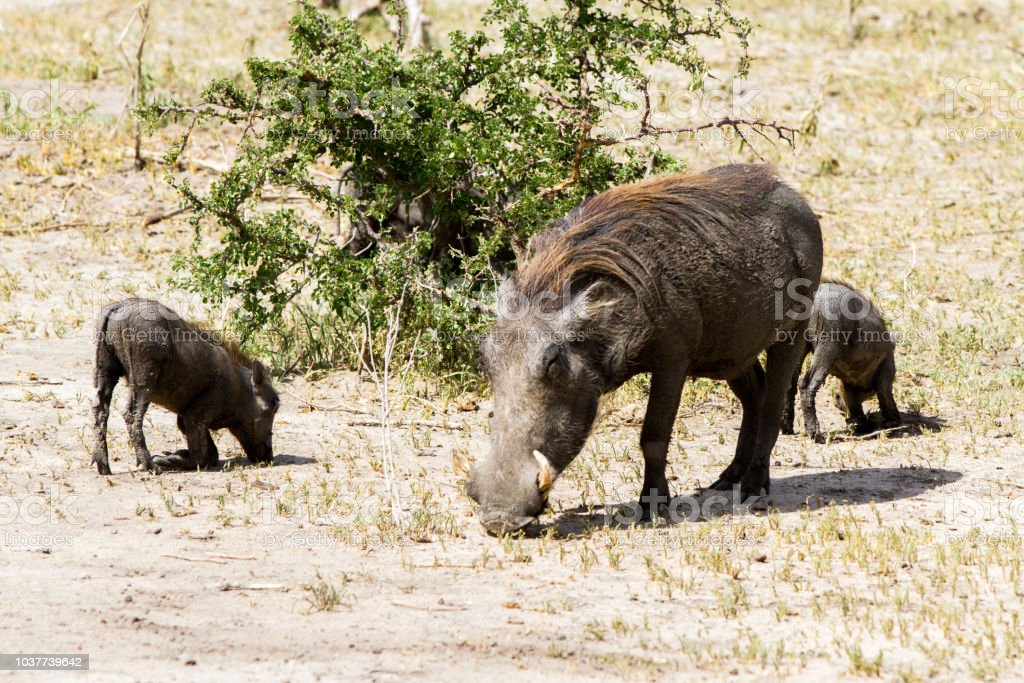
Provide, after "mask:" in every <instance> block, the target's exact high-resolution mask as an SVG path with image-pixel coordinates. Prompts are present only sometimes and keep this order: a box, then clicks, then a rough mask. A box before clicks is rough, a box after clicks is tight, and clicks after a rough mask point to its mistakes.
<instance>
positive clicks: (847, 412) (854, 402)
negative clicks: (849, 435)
mask: <svg viewBox="0 0 1024 683" xmlns="http://www.w3.org/2000/svg"><path fill="white" fill-rule="evenodd" d="M866 398H867V396H866V395H865V391H864V390H863V389H861V388H860V387H855V386H854V385H852V384H848V383H846V382H843V383H842V385H841V387H840V389H839V399H838V400H837V401H836V405H837V406H838V407H839V409H840V410H842V411H843V417H845V418H846V424H847V425H849V426H850V427H852V428H853V430H854V431H855V432H865V431H870V429H871V423H870V422H869V421H868V417H867V415H865V414H864V405H863V403H864V400H865V399H866ZM840 404H841V405H840Z"/></svg>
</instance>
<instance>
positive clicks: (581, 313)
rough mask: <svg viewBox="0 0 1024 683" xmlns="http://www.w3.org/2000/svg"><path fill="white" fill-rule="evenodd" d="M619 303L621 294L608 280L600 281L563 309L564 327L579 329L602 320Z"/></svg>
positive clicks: (588, 287) (578, 295) (562, 320)
mask: <svg viewBox="0 0 1024 683" xmlns="http://www.w3.org/2000/svg"><path fill="white" fill-rule="evenodd" d="M617 303H619V293H618V292H617V291H616V290H615V288H614V287H613V286H612V285H611V284H609V283H608V282H607V281H606V280H598V281H596V282H594V283H593V284H591V285H588V286H587V288H586V289H584V290H583V291H582V292H580V293H579V294H577V295H575V296H574V297H573V298H572V300H571V301H570V302H569V305H567V306H566V307H565V308H564V309H562V316H561V317H562V319H561V321H560V322H561V323H562V325H563V326H564V327H565V328H567V329H579V328H581V327H583V326H584V325H586V324H588V323H592V322H595V321H597V320H600V318H601V317H602V316H603V315H604V313H605V311H606V310H610V309H611V308H612V307H613V306H615V305H616V304H617Z"/></svg>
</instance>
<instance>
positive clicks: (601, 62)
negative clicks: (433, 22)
mask: <svg viewBox="0 0 1024 683" xmlns="http://www.w3.org/2000/svg"><path fill="white" fill-rule="evenodd" d="M546 9H547V10H548V11H549V14H547V15H546V16H540V17H538V16H536V14H535V13H534V11H533V10H532V9H531V7H529V6H528V5H527V3H526V2H525V1H524V0H494V2H493V4H492V5H491V6H490V9H489V10H488V11H487V12H486V13H485V15H484V17H483V20H482V27H481V29H480V30H478V31H476V32H473V33H463V32H458V31H457V32H453V33H450V34H449V35H448V36H447V43H448V45H449V48H448V49H447V50H446V51H440V50H432V51H420V52H416V53H414V54H412V55H411V56H407V57H403V56H402V55H401V51H400V50H398V49H397V48H396V47H395V46H393V45H383V46H373V45H371V44H369V43H368V41H367V40H366V39H365V38H364V37H363V36H362V35H361V34H360V31H359V30H358V27H357V26H356V25H355V23H353V22H351V21H348V20H345V19H337V18H334V17H333V16H331V15H328V14H326V13H324V12H321V11H318V10H316V9H314V8H313V7H311V6H309V5H305V4H303V5H302V6H300V8H299V10H298V11H297V13H296V15H295V16H294V18H293V19H292V21H291V24H290V35H291V46H292V54H291V57H290V58H288V59H286V60H280V61H278V60H269V59H260V58H251V59H249V60H248V62H247V63H246V70H247V73H246V78H245V79H234V80H222V81H217V82H215V83H213V84H211V85H210V86H209V87H208V89H207V90H206V91H205V92H204V93H203V94H202V98H201V99H202V102H201V103H200V104H199V105H197V106H191V107H189V106H182V105H180V104H178V103H175V102H172V101H164V102H158V103H155V104H153V105H151V106H149V107H148V108H146V109H144V110H143V115H144V116H145V117H147V118H148V119H149V120H150V122H151V123H156V122H157V120H158V119H160V118H163V117H183V118H184V117H191V119H192V121H191V124H192V125H191V126H189V128H188V130H189V132H191V130H192V127H193V126H195V125H197V124H200V125H209V124H211V123H218V122H219V123H225V122H228V123H233V124H236V125H238V126H242V127H244V134H243V135H242V141H241V142H240V144H239V145H238V149H237V157H236V160H235V162H234V163H233V165H232V166H231V168H230V169H229V170H228V171H227V172H226V173H224V174H223V175H221V176H220V177H219V178H217V179H216V181H215V182H213V184H212V185H211V186H210V188H209V189H208V190H207V191H204V192H197V191H196V190H195V189H194V188H193V186H192V185H191V184H190V183H189V181H188V180H187V179H183V178H179V177H175V176H173V175H170V176H169V177H170V182H172V183H173V184H174V185H175V187H176V188H177V189H178V190H179V191H180V193H181V195H182V196H183V198H184V201H185V203H186V206H187V207H188V208H190V209H191V210H192V213H191V214H190V215H191V220H192V223H193V225H194V227H195V230H196V233H195V235H196V237H195V241H194V243H193V246H192V248H191V250H190V251H189V253H188V254H186V255H183V256H182V257H181V258H180V259H179V261H178V263H177V265H176V267H177V268H178V269H179V270H180V271H181V273H182V278H181V281H182V283H183V284H184V286H186V287H188V288H189V289H191V290H193V291H196V292H199V293H201V294H202V296H203V297H204V299H205V300H206V301H208V302H225V301H228V302H231V304H232V306H233V308H234V310H235V311H236V314H235V320H234V324H235V325H236V326H237V329H238V331H239V333H240V335H241V336H242V337H243V339H245V340H247V341H248V343H249V344H250V345H252V344H256V345H260V344H262V345H264V346H273V347H275V348H278V349H280V348H282V343H283V341H282V339H283V338H282V337H281V335H282V334H283V335H285V336H287V329H288V328H289V326H290V325H291V324H292V323H295V322H296V321H303V320H304V321H306V322H305V323H303V324H305V328H303V329H305V330H306V332H309V330H311V329H313V328H311V327H310V326H309V321H310V320H317V321H320V322H318V323H317V325H320V326H321V328H319V329H321V333H320V334H319V336H318V337H317V338H318V339H319V340H320V341H321V342H323V341H324V334H322V330H323V329H334V330H337V331H338V332H339V334H337V335H336V336H337V337H338V343H339V344H342V345H344V346H345V347H346V349H347V352H343V353H337V352H324V349H322V348H319V347H318V350H317V352H316V353H314V354H306V356H305V357H304V355H303V351H302V348H301V347H302V343H301V338H300V339H299V342H297V343H296V342H295V340H292V343H291V345H290V346H289V345H288V344H285V346H288V348H290V349H291V351H290V352H289V353H290V354H291V355H294V356H295V362H296V363H297V364H298V365H299V366H302V365H306V366H308V365H311V364H315V363H324V362H327V363H330V362H341V363H354V362H356V361H357V359H356V358H355V357H354V356H353V355H352V353H351V351H352V350H351V349H349V348H348V339H347V338H346V335H345V334H341V333H343V332H345V331H346V330H353V329H358V326H359V325H361V324H362V323H363V321H364V320H365V319H366V316H367V314H369V316H370V317H371V319H374V318H377V317H379V314H380V312H381V311H382V310H383V309H384V308H386V307H388V306H393V305H394V304H395V302H396V301H398V300H399V298H400V297H402V296H403V294H404V299H403V302H404V306H403V314H402V321H403V329H404V330H405V331H406V334H405V335H404V337H403V339H404V340H405V342H406V344H407V346H408V345H409V343H410V341H411V339H413V338H418V348H419V350H420V353H419V356H418V361H419V362H420V364H421V368H423V369H425V370H428V371H434V372H460V371H466V370H467V369H470V371H472V368H473V362H474V358H475V354H476V347H477V335H478V334H479V333H480V332H481V331H482V329H483V328H484V327H485V326H486V324H487V322H488V313H487V302H488V293H489V292H492V291H493V288H494V286H495V284H496V281H497V280H498V279H499V277H500V275H501V274H502V273H504V272H507V271H508V270H510V269H512V268H513V267H514V264H515V257H516V254H517V253H519V252H520V250H521V249H522V248H523V247H524V245H525V242H526V241H527V240H528V238H529V237H530V235H532V234H533V233H535V232H536V231H538V230H540V229H542V228H543V227H544V226H545V225H547V224H548V222H549V221H551V220H552V219H554V218H556V217H559V216H561V215H564V214H565V213H566V212H567V211H568V210H569V209H570V208H571V207H572V206H573V205H575V204H577V203H578V202H580V201H581V200H582V199H584V198H585V197H587V196H589V195H591V194H593V193H595V192H597V191H600V190H602V189H604V188H606V187H607V186H609V185H610V184H615V183H624V182H629V181H632V180H636V179H638V178H641V177H643V176H644V175H645V174H649V173H652V172H653V173H657V172H661V171H667V170H673V169H678V168H679V167H680V164H679V163H678V162H677V161H676V160H674V159H673V158H672V157H670V156H669V155H666V154H664V153H663V152H662V151H661V150H660V149H659V147H658V145H657V136H658V135H660V134H662V133H664V132H665V131H664V130H662V129H659V128H657V127H655V126H653V125H652V124H651V123H650V121H649V116H647V115H646V114H645V111H646V112H647V113H649V106H646V107H645V106H644V105H643V97H642V96H641V97H637V96H635V95H636V93H645V92H646V91H647V85H646V84H647V80H646V76H645V73H647V72H648V71H649V70H650V69H653V68H663V67H665V66H666V65H668V66H671V67H673V68H674V69H675V70H676V71H677V72H678V73H679V74H680V78H679V82H680V83H684V84H688V86H689V87H690V88H691V89H699V88H700V87H701V85H702V83H703V81H704V79H705V77H706V76H707V75H708V74H709V67H708V64H707V63H706V62H705V61H704V59H703V58H702V57H701V55H700V51H699V50H698V44H697V43H698V41H699V40H702V39H703V40H719V39H724V37H725V36H727V35H729V34H731V35H732V36H734V37H735V39H736V40H737V42H738V45H739V46H740V48H741V53H742V55H743V56H742V57H741V58H740V59H739V63H738V64H737V72H738V73H739V74H740V75H742V74H743V73H745V71H746V68H747V60H746V46H747V37H748V35H749V33H750V24H749V23H748V22H747V21H746V20H745V19H741V18H738V17H736V16H735V15H734V14H733V13H732V12H731V11H730V9H729V8H728V6H727V5H726V4H725V3H724V2H717V1H716V2H712V3H711V4H710V5H709V6H708V7H707V8H705V9H704V11H702V12H700V13H697V12H691V11H689V10H687V9H685V8H684V7H682V6H681V4H680V3H679V2H677V0H632V1H631V2H626V3H625V5H624V9H622V10H621V11H616V10H612V9H608V8H606V7H605V5H604V4H599V3H597V2H595V1H594V0H560V1H559V2H552V3H550V5H548V6H546ZM243 82H244V83H245V85H241V84H240V83H243ZM623 85H625V86H628V87H627V88H626V89H625V91H624V89H623ZM684 87H685V86H684ZM630 93H632V95H633V96H632V97H627V96H626V95H629V94H630ZM616 109H618V110H630V109H632V110H633V111H634V112H635V116H636V118H637V126H636V129H635V130H632V131H627V132H628V135H627V136H626V137H628V138H630V140H627V141H626V143H627V144H616V142H617V141H618V138H614V137H610V136H602V134H601V132H600V131H601V124H602V122H603V121H605V120H606V119H607V117H608V116H609V114H610V113H611V112H613V111H614V110H616ZM711 125H714V126H718V127H725V126H729V127H732V128H733V129H734V130H736V131H740V130H741V127H743V126H750V125H752V126H753V127H754V128H755V129H757V130H758V131H759V132H760V130H762V129H763V128H765V127H766V124H762V123H759V122H750V121H718V122H716V123H713V124H711ZM773 129H774V131H775V133H777V134H779V135H780V136H784V135H786V130H785V129H780V128H779V127H774V128H773ZM187 141H188V134H186V135H185V136H184V137H183V138H182V140H181V141H180V143H179V144H177V145H175V146H174V147H173V148H172V149H171V150H170V152H168V155H167V156H168V158H167V161H168V162H169V164H170V167H171V168H173V167H174V162H176V161H177V160H178V159H179V157H180V155H181V154H182V153H183V151H184V150H185V148H186V145H187ZM271 188H272V189H273V192H274V193H276V194H280V195H285V196H293V195H301V196H302V197H303V198H305V199H306V200H308V202H307V203H306V204H305V205H303V206H302V207H298V206H286V205H283V204H282V205H280V206H279V207H278V208H267V204H266V203H263V204H261V203H260V199H261V197H265V196H266V195H268V194H270V192H268V190H270V189H271ZM209 227H216V228H217V229H218V231H217V233H216V234H219V235H220V242H219V244H218V245H217V246H216V248H214V249H212V250H211V248H210V245H209V243H208V240H209V237H208V234H209V232H210V231H209V230H208V229H207V228H209ZM296 311H298V312H296ZM325 326H326V327H325ZM300 327H301V324H300ZM314 327H316V326H314ZM271 331H274V334H276V335H277V336H278V339H277V341H274V339H273V338H272V337H273V336H274V335H272V334H270V332H271ZM310 338H311V339H312V335H311V336H310ZM406 350H408V348H406ZM280 360H281V363H282V364H283V363H285V359H280Z"/></svg>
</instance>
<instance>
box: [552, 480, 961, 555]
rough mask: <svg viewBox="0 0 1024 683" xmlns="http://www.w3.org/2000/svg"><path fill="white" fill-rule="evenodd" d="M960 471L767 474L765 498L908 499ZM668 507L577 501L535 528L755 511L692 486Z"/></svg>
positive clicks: (810, 504)
mask: <svg viewBox="0 0 1024 683" xmlns="http://www.w3.org/2000/svg"><path fill="white" fill-rule="evenodd" d="M962 476H963V474H962V473H960V472H955V471H953V470H945V469H937V468H931V467H868V468H863V469H850V470H838V471H829V472H813V473H807V474H795V475H790V476H786V477H777V478H773V479H772V493H771V495H769V496H768V497H767V500H766V506H765V508H766V509H767V510H771V511H775V512H779V513H782V514H786V513H792V512H797V511H801V510H807V509H811V510H816V509H819V508H823V507H827V506H829V505H838V506H848V505H867V504H869V503H872V502H874V503H886V502H891V501H895V500H902V499H906V498H913V497H914V496H917V495H920V494H922V493H925V492H927V491H930V490H932V489H937V488H939V487H941V486H946V485H948V484H952V483H953V482H956V481H958V480H959V479H960V478H961V477H962ZM670 509H674V510H675V511H676V512H677V513H678V516H676V515H673V516H671V517H676V518H661V519H659V520H658V521H657V522H656V523H653V522H638V521H637V520H636V505H635V504H634V503H620V504H613V505H594V506H589V507H588V506H577V507H575V508H572V509H569V510H562V511H561V512H560V513H558V514H557V515H556V517H555V518H554V519H553V520H552V521H551V522H549V523H547V524H543V525H541V526H540V529H539V530H538V532H537V533H545V532H549V529H551V528H554V530H555V531H554V535H555V536H556V537H558V538H568V537H572V536H578V535H580V534H584V533H587V532H588V531H590V530H593V529H594V528H605V529H626V528H628V527H630V526H633V525H634V524H637V523H639V524H642V525H644V526H655V525H657V526H659V527H665V526H679V525H684V524H690V523H699V522H704V521H707V520H708V519H712V518H721V517H723V516H730V515H744V514H751V513H752V512H756V511H758V510H756V509H752V508H751V507H750V506H744V505H742V504H740V501H739V500H738V493H735V494H734V493H730V492H719V491H696V492H691V493H690V494H684V495H682V496H677V497H676V498H673V500H672V505H671V506H670Z"/></svg>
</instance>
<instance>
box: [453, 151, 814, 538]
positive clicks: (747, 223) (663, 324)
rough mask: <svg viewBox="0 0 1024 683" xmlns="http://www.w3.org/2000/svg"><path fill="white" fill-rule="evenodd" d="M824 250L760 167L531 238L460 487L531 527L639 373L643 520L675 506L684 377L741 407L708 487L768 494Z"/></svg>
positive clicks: (493, 515) (602, 204) (487, 358)
mask: <svg viewBox="0 0 1024 683" xmlns="http://www.w3.org/2000/svg"><path fill="white" fill-rule="evenodd" d="M821 257H822V243H821V228H820V226H819V225H818V219H817V217H816V216H815V215H814V212H813V211H812V210H811V208H810V207H809V206H808V205H807V202H806V201H804V199H803V198H802V197H801V196H800V195H799V194H797V193H796V192H794V191H793V190H792V189H790V188H789V187H787V186H786V185H785V184H784V183H782V182H781V181H780V180H778V179H777V178H776V177H775V174H774V171H773V169H772V168H771V167H769V166H761V165H733V166H724V167H721V168H715V169H712V170H710V171H707V172H705V173H702V174H698V175H689V176H678V175H677V176H668V177H660V178H652V179H650V180H645V181H643V182H640V183H637V184H634V185H625V186H621V187H616V188H613V189H610V190H608V191H606V192H602V193H601V194H599V195H597V196H595V197H593V198H592V199H590V200H588V201H587V202H585V203H584V204H582V205H581V206H580V207H577V208H576V209H575V210H574V211H573V212H572V213H570V215H569V216H567V217H566V218H565V219H562V220H560V221H557V222H556V223H555V224H553V225H552V226H551V227H549V228H548V229H547V230H546V231H544V232H543V233H541V234H540V235H538V236H537V237H536V238H535V239H534V240H533V242H532V243H531V245H530V249H529V251H528V256H527V259H526V262H525V264H524V265H523V266H521V267H520V269H519V270H518V271H517V272H516V273H515V274H514V275H513V276H512V277H511V278H509V279H508V280H507V281H506V282H505V283H504V284H503V285H502V288H501V290H500V292H499V315H498V320H497V322H496V323H495V325H494V328H493V330H492V331H491V333H490V334H489V335H488V337H487V338H486V339H485V340H484V342H483V345H482V355H483V361H484V367H485V369H486V372H487V375H488V377H489V378H490V382H491V386H492V388H493V390H494V416H493V419H492V422H491V453H490V456H489V457H488V458H487V459H486V460H484V461H483V462H482V463H481V464H479V465H478V466H477V467H475V468H474V469H473V470H472V471H471V472H470V473H469V480H468V482H467V490H468V492H469V494H470V496H472V498H473V499H474V500H476V501H477V502H478V503H479V505H480V509H479V511H478V516H479V518H480V520H481V522H482V523H483V525H484V527H485V528H486V529H487V530H488V531H491V532H495V533H497V532H502V531H512V530H516V529H521V528H523V527H524V526H526V525H527V524H529V523H530V522H532V521H533V520H534V519H535V518H536V517H537V516H538V515H539V514H540V513H541V512H542V511H543V509H544V507H545V505H546V503H547V498H548V493H549V491H550V490H551V486H552V484H553V483H554V481H555V478H556V477H557V476H558V475H559V474H560V473H561V472H562V471H564V470H565V468H566V467H568V465H569V463H571V462H572V460H573V459H574V458H575V457H576V456H577V455H578V454H579V452H580V450H581V449H582V448H583V444H584V442H585V441H586V439H587V436H588V434H589V433H590V429H591V427H592V426H593V423H594V419H595V416H596V414H597V408H598V401H599V399H600V398H601V396H602V395H603V394H605V393H607V392H610V391H612V390H613V389H615V388H617V387H618V386H620V385H621V384H622V383H623V382H625V381H626V380H628V379H629V378H630V377H633V376H634V375H636V374H639V373H644V372H649V373H651V391H650V397H649V399H648V404H647V414H646V416H645V418H644V424H643V429H642V430H641V434H640V446H641V448H642V450H643V454H644V483H643V489H642V491H641V495H640V505H641V508H642V510H643V514H644V517H645V518H649V517H650V515H651V514H652V508H653V513H654V514H657V513H659V512H664V509H665V506H666V505H667V503H668V501H669V500H670V492H669V486H668V481H667V480H666V478H665V461H666V454H667V451H668V445H669V439H670V437H671V435H672V425H673V423H674V421H675V416H676V412H677V410H678V407H679V399H680V394H681V393H682V388H683V382H684V381H685V380H686V378H687V377H710V378H714V379H723V380H726V381H727V382H728V383H729V387H730V388H731V389H732V390H733V392H734V393H735V394H736V396H737V397H738V398H739V400H740V403H741V404H742V406H743V420H742V424H741V426H740V435H739V440H738V442H737V444H736V454H735V457H734V458H733V461H732V463H731V464H730V465H729V466H728V467H727V468H726V469H725V470H724V471H723V472H722V474H721V476H720V477H719V479H718V480H717V481H716V482H715V483H714V484H712V486H711V488H713V489H717V490H730V489H732V487H734V486H735V485H739V486H740V491H741V494H742V498H741V500H744V501H747V500H750V499H751V498H752V497H757V496H762V495H765V494H766V493H767V492H768V491H769V486H770V480H769V473H768V464H769V456H770V454H771V451H772V448H773V447H774V445H775V442H776V440H777V439H778V434H779V421H780V417H781V415H782V409H783V405H784V402H785V399H786V392H787V389H788V388H789V383H790V379H791V378H792V377H793V374H794V372H795V371H796V367H797V365H798V364H799V363H800V361H801V359H802V358H803V353H804V343H803V331H804V329H805V328H806V326H807V317H808V313H809V309H810V305H811V301H812V300H813V296H814V291H815V289H816V288H817V286H818V280H819V278H820V276H821ZM762 352H766V354H767V366H766V369H763V368H762V366H761V363H760V362H759V360H758V355H759V354H760V353H762Z"/></svg>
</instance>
